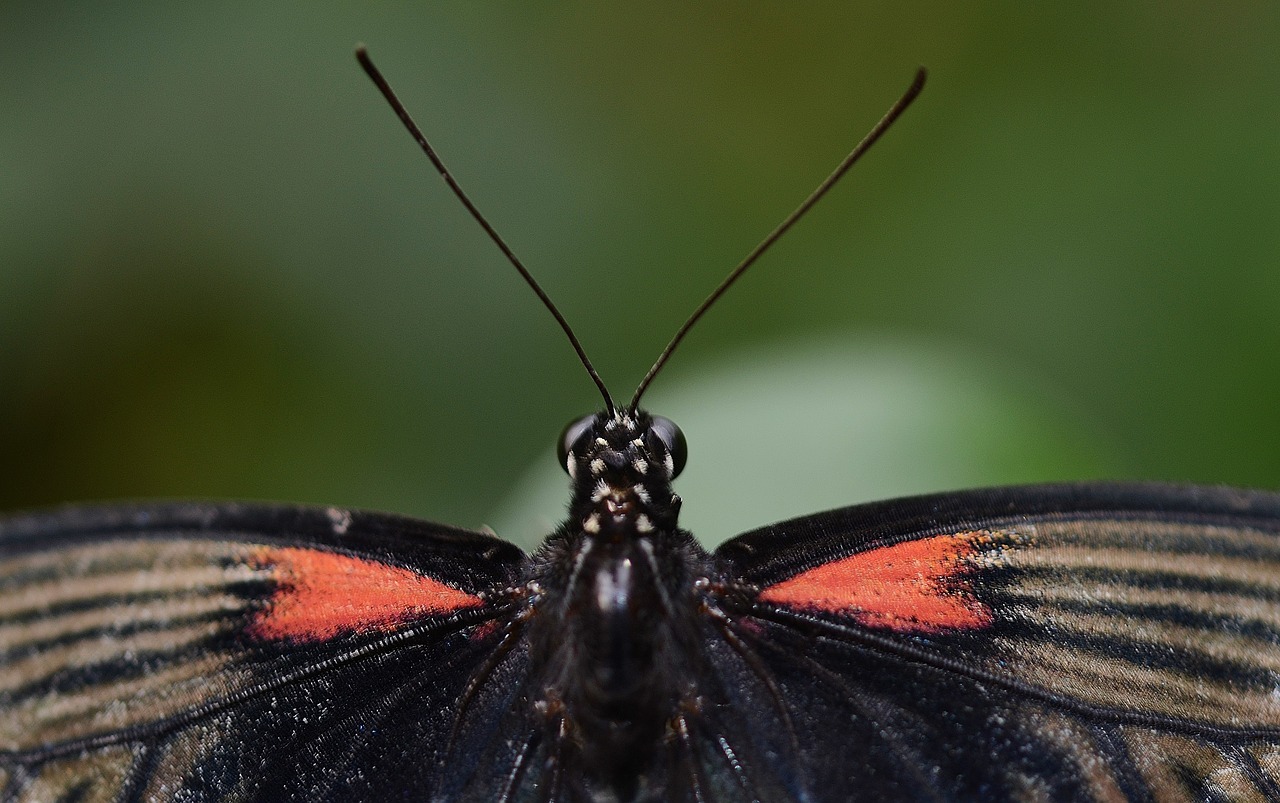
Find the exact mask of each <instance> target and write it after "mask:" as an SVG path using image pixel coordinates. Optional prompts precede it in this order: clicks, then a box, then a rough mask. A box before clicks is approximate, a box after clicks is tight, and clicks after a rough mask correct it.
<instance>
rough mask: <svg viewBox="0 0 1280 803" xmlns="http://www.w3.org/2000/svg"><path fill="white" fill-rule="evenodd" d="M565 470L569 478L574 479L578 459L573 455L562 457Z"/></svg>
mask: <svg viewBox="0 0 1280 803" xmlns="http://www.w3.org/2000/svg"><path fill="white" fill-rule="evenodd" d="M564 468H565V471H568V472H569V479H571V480H576V479H577V478H578V460H577V458H575V457H574V456H573V455H569V456H568V457H566V458H565V459H564Z"/></svg>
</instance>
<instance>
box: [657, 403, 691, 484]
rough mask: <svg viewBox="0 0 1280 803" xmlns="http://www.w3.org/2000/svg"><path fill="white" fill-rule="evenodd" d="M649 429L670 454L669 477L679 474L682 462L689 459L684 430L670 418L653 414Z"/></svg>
mask: <svg viewBox="0 0 1280 803" xmlns="http://www.w3.org/2000/svg"><path fill="white" fill-rule="evenodd" d="M649 431H650V432H651V433H653V434H654V435H656V436H657V437H658V440H660V441H662V445H663V447H665V449H666V451H667V454H669V455H671V477H672V479H674V478H676V477H678V476H680V472H681V471H684V464H685V462H686V461H687V460H688V459H689V444H688V443H686V442H685V439H684V432H682V431H681V430H680V427H678V426H676V422H674V421H672V420H671V419H670V418H664V417H662V416H660V415H655V416H653V417H652V420H651V421H650V423H649Z"/></svg>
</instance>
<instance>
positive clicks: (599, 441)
mask: <svg viewBox="0 0 1280 803" xmlns="http://www.w3.org/2000/svg"><path fill="white" fill-rule="evenodd" d="M608 445H609V442H608V441H607V440H605V439H604V438H596V446H608Z"/></svg>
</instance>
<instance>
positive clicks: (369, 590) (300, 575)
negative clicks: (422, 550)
mask: <svg viewBox="0 0 1280 803" xmlns="http://www.w3.org/2000/svg"><path fill="white" fill-rule="evenodd" d="M253 562H254V564H255V565H257V566H260V567H262V568H266V569H269V570H270V572H271V575H272V577H273V579H274V580H275V582H276V583H277V588H276V590H275V593H274V594H272V596H271V599H270V600H269V601H268V603H267V606H266V607H265V608H263V609H262V610H261V611H259V612H258V615H257V618H256V619H255V620H254V622H253V624H252V625H251V626H250V629H249V632H250V634H251V635H253V636H255V637H257V638H260V639H264V640H269V641H277V640H290V641H324V640H325V639H330V638H333V637H334V636H339V635H342V634H345V633H367V632H370V631H382V632H388V631H391V630H393V629H395V628H396V627H397V626H399V625H401V624H403V623H405V622H407V621H411V620H413V619H419V618H422V617H423V616H432V615H440V614H448V613H453V612H454V611H457V610H459V609H462V608H474V607H476V606H478V605H481V604H483V601H482V600H481V599H480V598H479V597H477V596H475V595H474V594H468V593H467V592H465V591H459V590H458V589H456V588H453V587H451V586H447V585H445V584H444V583H441V582H440V581H439V580H433V579H431V578H430V577H427V576H425V575H421V574H418V573H417V572H413V571H410V570H408V569H401V568H399V567H397V566H388V565H387V564H385V563H379V562H378V561H374V560H366V559H363V558H354V557H351V556H349V555H340V554H337V553H334V552H325V551H323V550H319V549H301V548H297V547H285V548H279V549H276V548H263V549H259V550H256V551H255V552H254V554H253Z"/></svg>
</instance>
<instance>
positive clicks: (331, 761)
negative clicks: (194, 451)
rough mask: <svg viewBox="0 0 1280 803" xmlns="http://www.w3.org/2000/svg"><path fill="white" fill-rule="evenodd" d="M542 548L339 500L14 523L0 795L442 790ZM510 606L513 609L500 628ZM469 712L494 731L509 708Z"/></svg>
mask: <svg viewBox="0 0 1280 803" xmlns="http://www.w3.org/2000/svg"><path fill="white" fill-rule="evenodd" d="M524 560H525V558H524V556H523V554H522V553H521V552H520V550H518V549H517V548H516V547H514V546H512V545H510V544H507V543H505V542H502V541H500V540H498V539H496V538H492V537H489V536H487V535H483V534H480V533H474V532H467V531H463V530H455V529H450V528H446V527H442V526H439V525H432V524H426V523H423V522H418V521H414V520H411V519H404V518H397V517H393V516H387V515H379V514H367V513H358V512H349V511H345V510H339V509H327V510H326V509H313V508H298V507H271V506H262V505H225V504H219V505H199V504H178V505H169V506H153V507H130V508H120V507H117V508H99V509H93V508H90V509H85V508H69V509H67V510H65V511H61V512H55V513H51V514H44V515H36V516H30V517H26V518H16V519H8V520H4V521H3V522H0V634H2V635H0V790H2V792H0V799H3V800H5V801H18V800H30V801H50V800H144V799H147V800H150V799H161V800H164V799H182V800H282V799H295V800H308V801H314V800H356V799H368V800H385V799H389V796H394V794H393V793H394V792H396V791H398V792H399V793H401V794H404V793H406V792H407V791H408V790H422V789H430V788H434V787H436V786H437V785H438V783H437V782H438V781H439V778H440V772H441V770H440V765H441V763H442V761H443V760H444V758H445V755H446V754H447V753H448V752H449V749H450V745H449V741H450V739H451V738H453V737H452V734H454V733H455V731H454V727H455V723H454V721H453V720H454V718H455V715H456V714H455V711H456V709H455V704H456V702H457V700H458V699H459V697H460V695H462V693H463V690H464V688H465V686H466V683H467V680H468V678H469V677H470V676H471V675H472V674H473V672H474V671H475V670H476V668H477V667H479V666H482V665H484V662H485V661H486V659H487V658H488V657H489V656H490V655H491V654H492V652H493V651H494V649H495V644H496V642H497V641H498V640H499V639H500V638H501V636H502V632H503V628H502V627H501V626H497V625H498V624H500V622H501V619H502V617H504V616H505V615H507V614H508V613H509V609H510V604H509V603H508V602H504V597H503V596H502V595H501V594H500V593H499V594H494V593H492V592H493V591H494V590H495V589H496V590H501V589H503V588H505V587H506V586H507V585H508V584H509V583H510V582H511V581H512V580H513V578H515V577H516V576H517V573H518V572H519V571H520V569H521V567H522V565H523V563H524ZM495 620H497V623H495ZM496 693H497V694H500V693H501V689H497V690H495V689H490V690H489V691H488V692H487V694H488V695H489V696H488V697H486V698H485V699H484V700H482V701H480V702H482V703H483V705H480V704H477V705H474V706H472V707H471V709H469V711H468V715H469V717H471V719H470V720H469V722H468V729H467V730H468V732H471V733H476V732H480V733H483V732H484V731H485V730H486V728H489V727H492V726H494V725H495V723H496V720H497V719H498V717H499V716H500V714H501V712H502V710H503V709H502V708H501V707H499V703H500V701H497V700H495V699H493V696H494V694H496Z"/></svg>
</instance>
